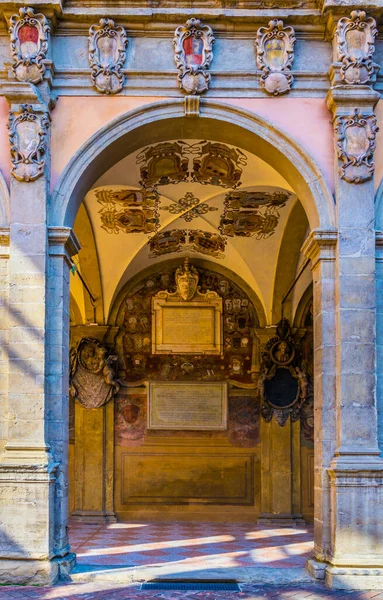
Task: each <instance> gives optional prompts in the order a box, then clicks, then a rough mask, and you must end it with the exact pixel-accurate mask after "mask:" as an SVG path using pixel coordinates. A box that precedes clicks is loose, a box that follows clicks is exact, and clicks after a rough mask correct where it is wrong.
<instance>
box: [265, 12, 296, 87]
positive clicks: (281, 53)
mask: <svg viewBox="0 0 383 600" xmlns="http://www.w3.org/2000/svg"><path fill="white" fill-rule="evenodd" d="M295 41H296V39H295V32H294V29H293V28H292V27H290V26H288V27H284V26H283V21H279V20H278V19H272V20H271V21H269V24H268V26H267V27H260V28H259V29H258V32H257V39H256V42H255V45H256V51H257V67H258V69H260V70H261V71H262V75H261V80H260V81H261V86H262V87H264V88H265V90H266V91H267V92H268V93H269V94H273V95H274V96H278V95H279V94H284V93H286V92H288V91H289V89H290V88H291V86H292V83H293V76H292V75H291V73H290V70H291V67H292V64H293V61H294V44H295Z"/></svg>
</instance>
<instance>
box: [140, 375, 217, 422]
mask: <svg viewBox="0 0 383 600" xmlns="http://www.w3.org/2000/svg"><path fill="white" fill-rule="evenodd" d="M148 427H149V429H189V430H204V431H206V430H215V431H222V430H226V429H227V384H226V383H225V382H215V383H202V382H201V383H160V382H151V383H150V384H149V418H148Z"/></svg>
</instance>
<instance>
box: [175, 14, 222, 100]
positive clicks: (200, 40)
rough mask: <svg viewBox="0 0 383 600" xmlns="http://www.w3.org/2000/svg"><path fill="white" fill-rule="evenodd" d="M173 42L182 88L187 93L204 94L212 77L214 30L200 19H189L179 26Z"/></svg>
mask: <svg viewBox="0 0 383 600" xmlns="http://www.w3.org/2000/svg"><path fill="white" fill-rule="evenodd" d="M173 44H174V58H175V62H176V66H177V69H178V81H179V84H180V88H181V89H182V90H184V91H185V92H186V93H187V94H202V93H203V92H205V91H206V90H207V89H208V88H209V83H210V79H211V75H210V73H209V68H210V65H211V62H212V60H213V44H214V34H213V30H212V29H211V27H209V25H203V24H202V23H201V21H199V20H198V19H194V18H192V19H189V20H188V21H187V22H186V25H181V26H180V27H177V29H176V32H175V37H174V40H173Z"/></svg>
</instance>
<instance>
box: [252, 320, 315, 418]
mask: <svg viewBox="0 0 383 600" xmlns="http://www.w3.org/2000/svg"><path fill="white" fill-rule="evenodd" d="M299 350H300V349H299V346H298V344H297V343H296V341H295V340H294V338H293V336H292V334H291V329H290V325H289V322H288V320H287V319H282V320H281V321H280V322H279V323H278V325H277V335H276V337H274V338H272V339H271V340H269V342H268V343H267V344H266V346H265V350H264V352H263V353H262V364H261V373H260V375H259V379H258V390H259V394H260V398H261V402H262V406H261V414H262V417H263V418H264V420H265V421H271V419H272V418H273V416H274V417H275V419H276V421H277V422H278V423H279V425H281V426H283V425H285V423H286V421H287V419H288V418H289V417H290V418H291V420H292V421H296V420H297V419H299V418H300V415H301V408H302V406H303V404H304V402H305V400H306V398H307V395H308V385H309V383H308V376H307V373H306V371H305V369H304V367H303V366H302V365H301V364H300V363H301V357H300V353H299Z"/></svg>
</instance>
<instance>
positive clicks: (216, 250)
mask: <svg viewBox="0 0 383 600" xmlns="http://www.w3.org/2000/svg"><path fill="white" fill-rule="evenodd" d="M148 244H149V250H150V252H149V258H157V257H158V256H163V255H164V254H171V253H173V252H184V251H189V252H197V253H199V254H205V255H207V256H213V257H215V258H225V247H226V240H225V238H224V237H223V236H222V235H220V234H218V233H215V232H210V231H203V230H202V229H170V230H168V231H161V232H159V233H157V234H156V235H155V236H153V237H152V238H151V239H150V240H149V242H148Z"/></svg>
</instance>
